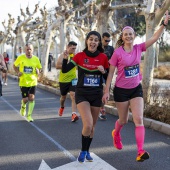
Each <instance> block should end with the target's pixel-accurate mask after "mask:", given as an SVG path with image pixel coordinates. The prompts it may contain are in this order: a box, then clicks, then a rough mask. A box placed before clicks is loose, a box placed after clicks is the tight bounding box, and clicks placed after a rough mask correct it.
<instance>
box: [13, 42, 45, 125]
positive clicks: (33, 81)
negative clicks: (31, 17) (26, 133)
mask: <svg viewBox="0 0 170 170" xmlns="http://www.w3.org/2000/svg"><path fill="white" fill-rule="evenodd" d="M13 68H14V70H15V72H16V73H17V74H18V77H19V78H20V80H19V86H20V89H21V94H22V100H21V109H20V114H21V115H22V116H25V115H26V104H27V103H28V102H29V104H28V114H27V120H28V122H32V121H33V118H32V112H33V110H34V105H35V101H34V98H35V91H36V86H37V79H38V74H39V72H40V71H41V68H42V66H41V63H40V61H39V58H38V57H37V56H34V55H33V46H32V44H26V46H25V54H22V55H20V56H18V58H17V59H16V60H15V62H14V65H13Z"/></svg>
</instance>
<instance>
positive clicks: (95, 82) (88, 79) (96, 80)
mask: <svg viewBox="0 0 170 170" xmlns="http://www.w3.org/2000/svg"><path fill="white" fill-rule="evenodd" d="M99 85H100V75H89V74H86V75H85V76H84V86H92V87H93V86H99Z"/></svg>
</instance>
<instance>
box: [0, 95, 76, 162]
mask: <svg viewBox="0 0 170 170" xmlns="http://www.w3.org/2000/svg"><path fill="white" fill-rule="evenodd" d="M1 99H2V100H3V101H4V102H5V103H6V104H7V105H8V106H9V107H11V108H12V109H13V110H14V111H15V112H17V113H18V114H19V115H20V113H19V111H18V110H17V109H16V108H15V107H13V106H12V105H11V104H10V103H9V102H8V101H7V100H5V99H4V98H3V97H1ZM20 116H21V115H20ZM21 117H22V118H24V119H25V120H27V119H26V118H25V117H23V116H21ZM30 125H31V126H33V127H34V128H35V129H36V130H37V131H38V132H40V133H41V134H42V135H43V136H45V137H46V138H47V139H48V140H49V141H51V142H52V143H53V144H54V145H55V146H56V147H57V148H58V149H59V150H60V151H61V152H63V153H64V155H65V156H67V157H69V158H70V159H71V160H72V161H75V160H76V158H75V157H74V156H73V155H72V154H71V153H70V152H69V151H67V150H66V149H65V148H64V147H62V146H61V145H60V144H59V143H58V142H56V141H55V140H54V139H53V138H52V137H50V136H49V135H48V134H46V133H45V132H44V131H43V130H41V129H40V128H39V127H38V126H36V125H35V124H34V123H33V122H30Z"/></svg>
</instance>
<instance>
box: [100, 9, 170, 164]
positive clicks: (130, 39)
mask: <svg viewBox="0 0 170 170" xmlns="http://www.w3.org/2000/svg"><path fill="white" fill-rule="evenodd" d="M169 18H170V17H169V15H168V11H167V12H166V18H165V20H164V21H163V22H162V25H161V26H160V28H159V29H158V30H157V31H156V32H155V33H154V35H153V36H152V37H151V38H150V39H148V40H146V42H144V43H141V44H136V45H133V43H134V39H135V32H134V29H133V28H132V27H130V26H126V27H124V28H123V30H122V34H121V35H120V37H119V40H118V42H117V44H116V50H115V51H114V53H113V56H112V58H111V59H110V61H109V63H110V69H109V75H108V78H107V82H106V88H105V93H104V95H103V98H102V100H103V102H105V103H106V102H107V100H108V99H109V96H110V95H109V87H110V84H111V81H112V78H113V75H114V71H115V68H116V67H117V70H118V75H117V78H116V83H115V87H114V90H113V93H114V100H115V102H116V107H117V109H118V114H119V119H118V120H117V121H116V123H115V129H114V130H113V131H112V136H113V143H114V146H115V147H116V148H117V149H119V150H121V149H122V148H123V144H122V141H121V135H120V131H121V129H122V128H123V125H124V124H126V123H127V121H128V109H129V106H130V108H131V112H132V115H133V120H134V123H135V136H136V143H137V150H138V151H137V157H136V161H138V162H143V161H144V160H146V159H149V153H148V152H147V151H145V150H144V148H143V146H144V138H145V128H144V125H143V107H144V102H143V91H142V85H141V83H140V82H141V78H142V75H141V74H140V70H139V68H140V62H141V53H142V52H144V51H146V49H147V48H148V47H150V46H151V45H152V44H154V43H155V42H156V41H157V40H158V38H159V37H160V36H161V34H162V32H163V30H164V28H165V26H167V25H168V19H169Z"/></svg>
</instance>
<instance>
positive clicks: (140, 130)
mask: <svg viewBox="0 0 170 170" xmlns="http://www.w3.org/2000/svg"><path fill="white" fill-rule="evenodd" d="M135 136H136V144H137V149H138V153H139V152H141V151H143V145H144V140H145V127H144V126H137V127H136V129H135Z"/></svg>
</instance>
